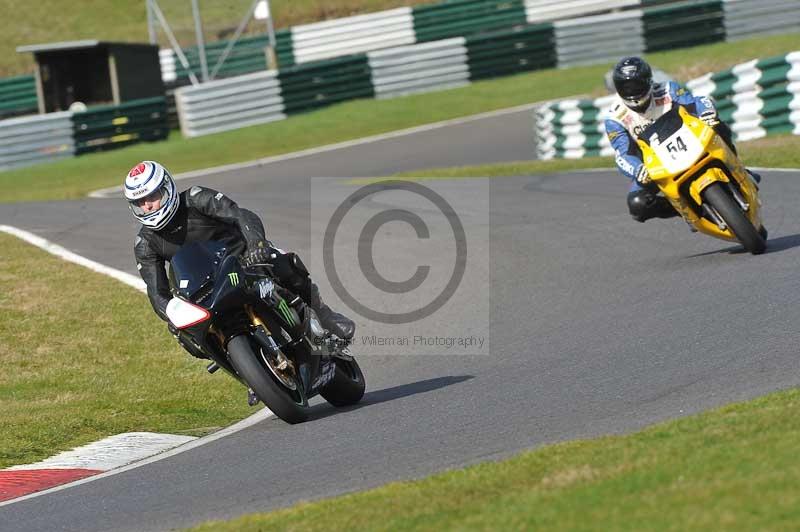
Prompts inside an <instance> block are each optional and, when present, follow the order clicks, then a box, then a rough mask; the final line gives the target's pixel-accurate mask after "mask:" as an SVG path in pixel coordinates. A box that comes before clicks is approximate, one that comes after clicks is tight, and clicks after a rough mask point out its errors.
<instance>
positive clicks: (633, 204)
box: [628, 190, 655, 222]
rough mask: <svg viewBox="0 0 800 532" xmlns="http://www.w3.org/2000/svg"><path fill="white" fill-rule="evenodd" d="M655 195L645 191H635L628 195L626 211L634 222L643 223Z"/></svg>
mask: <svg viewBox="0 0 800 532" xmlns="http://www.w3.org/2000/svg"><path fill="white" fill-rule="evenodd" d="M654 200H655V195H653V194H652V193H650V192H648V191H646V190H635V191H633V192H631V193H630V194H628V211H629V212H630V213H631V216H633V217H634V218H635V219H636V220H638V221H640V222H643V221H644V220H645V219H646V218H647V213H648V211H649V209H650V208H651V207H652V205H653V201H654Z"/></svg>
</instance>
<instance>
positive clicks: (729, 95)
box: [533, 51, 800, 159]
mask: <svg viewBox="0 0 800 532" xmlns="http://www.w3.org/2000/svg"><path fill="white" fill-rule="evenodd" d="M686 86H687V88H688V89H689V90H691V91H692V93H693V94H695V95H697V96H711V97H712V98H714V100H715V101H716V105H717V109H718V110H719V114H720V118H721V119H722V120H724V121H725V122H726V123H728V124H729V125H730V126H731V129H732V130H733V132H734V135H735V138H736V140H752V139H757V138H761V137H765V136H767V135H773V134H778V133H792V134H794V135H800V51H796V52H792V53H790V54H787V55H782V56H776V57H770V58H767V59H759V60H752V61H748V62H746V63H742V64H739V65H736V66H735V67H733V68H731V69H729V70H724V71H722V72H717V73H714V74H706V75H705V76H701V77H699V78H696V79H693V80H691V81H689V82H687V83H686ZM612 102H613V96H606V97H603V98H598V99H594V100H589V99H586V100H563V101H559V102H553V103H549V104H545V105H543V106H541V107H538V108H537V109H536V110H535V111H534V113H533V128H534V135H535V137H536V156H537V157H538V158H539V159H553V158H581V157H584V156H591V155H613V151H612V150H611V146H610V144H609V142H608V139H607V137H606V135H605V128H604V124H603V123H604V120H605V117H606V115H607V113H608V109H609V107H610V105H611V104H612Z"/></svg>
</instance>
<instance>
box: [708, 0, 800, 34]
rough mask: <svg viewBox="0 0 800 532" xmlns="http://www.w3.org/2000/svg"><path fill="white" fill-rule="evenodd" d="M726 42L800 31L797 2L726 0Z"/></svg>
mask: <svg viewBox="0 0 800 532" xmlns="http://www.w3.org/2000/svg"><path fill="white" fill-rule="evenodd" d="M722 8H723V10H724V12H725V34H726V40H729V41H733V40H737V39H744V38H747V37H752V36H754V35H765V34H770V33H784V32H788V31H797V29H798V28H800V5H798V2H797V0H724V2H723V4H722Z"/></svg>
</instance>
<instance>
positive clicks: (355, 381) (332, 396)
mask: <svg viewBox="0 0 800 532" xmlns="http://www.w3.org/2000/svg"><path fill="white" fill-rule="evenodd" d="M335 363H336V373H335V374H334V377H333V380H332V381H331V382H329V383H328V384H326V385H325V386H324V387H323V388H322V389H321V390H320V391H319V394H320V395H321V396H322V397H324V398H325V400H326V401H328V402H329V403H330V404H332V405H333V406H337V407H341V406H349V405H353V404H356V403H357V402H359V401H360V400H361V398H362V397H364V389H365V388H366V383H365V382H364V374H363V373H362V372H361V367H360V366H359V365H358V362H356V359H352V360H344V359H342V358H337V359H336V360H335Z"/></svg>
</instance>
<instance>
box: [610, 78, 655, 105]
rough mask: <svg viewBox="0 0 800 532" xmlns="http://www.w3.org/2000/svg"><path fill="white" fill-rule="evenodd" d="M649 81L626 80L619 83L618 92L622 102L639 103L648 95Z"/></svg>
mask: <svg viewBox="0 0 800 532" xmlns="http://www.w3.org/2000/svg"><path fill="white" fill-rule="evenodd" d="M650 87H651V83H650V80H645V79H626V80H625V81H623V82H622V83H620V85H619V88H618V91H617V92H619V95H620V96H621V97H622V99H623V100H627V101H629V102H635V101H641V100H643V99H646V98H647V96H648V95H649V94H650Z"/></svg>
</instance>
